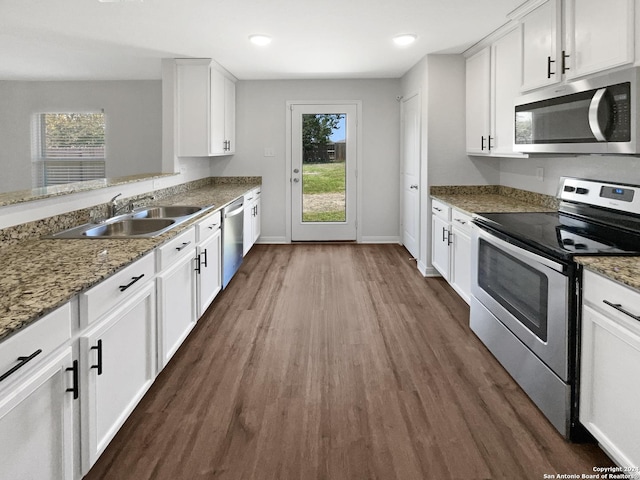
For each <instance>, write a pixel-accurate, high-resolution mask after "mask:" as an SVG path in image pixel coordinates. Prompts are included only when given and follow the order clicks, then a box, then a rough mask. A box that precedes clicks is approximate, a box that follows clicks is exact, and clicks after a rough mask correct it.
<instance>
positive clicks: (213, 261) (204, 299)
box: [196, 229, 222, 317]
mask: <svg viewBox="0 0 640 480" xmlns="http://www.w3.org/2000/svg"><path fill="white" fill-rule="evenodd" d="M221 239H222V236H221V231H220V229H218V231H217V232H216V233H214V234H213V236H212V237H209V238H208V239H207V240H205V241H204V242H202V244H201V245H200V246H199V247H198V255H199V256H200V272H199V273H197V280H196V282H197V290H198V317H201V316H202V315H203V314H204V312H205V311H206V310H207V308H208V307H209V305H211V302H213V299H214V298H216V295H218V292H220V290H222V263H221V261H220V259H221V254H222V248H221Z"/></svg>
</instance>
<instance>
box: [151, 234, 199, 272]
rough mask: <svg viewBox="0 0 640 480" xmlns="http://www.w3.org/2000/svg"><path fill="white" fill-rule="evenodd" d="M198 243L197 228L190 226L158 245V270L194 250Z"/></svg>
mask: <svg viewBox="0 0 640 480" xmlns="http://www.w3.org/2000/svg"><path fill="white" fill-rule="evenodd" d="M195 244H196V229H195V228H190V229H188V230H185V231H184V232H182V233H181V234H180V235H178V236H177V237H176V238H174V239H173V240H171V241H169V242H167V243H165V244H164V245H162V246H161V247H158V249H157V252H158V253H157V254H158V271H161V270H164V269H165V268H167V267H168V266H169V265H171V264H172V263H173V262H175V261H176V260H178V259H179V258H181V257H182V256H183V255H186V254H187V253H189V252H191V253H192V252H193V248H194V247H195Z"/></svg>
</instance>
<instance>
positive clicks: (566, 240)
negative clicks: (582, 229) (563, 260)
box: [562, 238, 574, 245]
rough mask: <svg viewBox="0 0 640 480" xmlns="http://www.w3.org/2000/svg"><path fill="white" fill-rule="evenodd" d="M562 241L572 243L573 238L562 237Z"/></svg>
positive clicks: (567, 243) (566, 243)
mask: <svg viewBox="0 0 640 480" xmlns="http://www.w3.org/2000/svg"><path fill="white" fill-rule="evenodd" d="M562 243H563V244H565V245H573V243H574V242H573V238H563V239H562Z"/></svg>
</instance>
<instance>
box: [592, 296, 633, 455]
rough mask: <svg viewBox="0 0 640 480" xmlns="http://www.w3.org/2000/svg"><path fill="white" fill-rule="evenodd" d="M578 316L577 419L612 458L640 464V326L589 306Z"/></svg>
mask: <svg viewBox="0 0 640 480" xmlns="http://www.w3.org/2000/svg"><path fill="white" fill-rule="evenodd" d="M582 317H583V318H582V349H581V362H580V363H581V373H580V378H581V388H580V422H582V424H583V425H584V426H585V427H586V428H587V429H588V430H589V431H590V432H591V433H592V434H593V436H594V437H596V439H597V440H598V442H600V444H601V445H602V446H603V447H604V449H605V451H606V452H607V453H608V454H609V455H610V456H611V457H612V458H613V459H614V460H615V461H616V463H618V464H619V465H621V466H625V467H638V466H640V448H638V446H639V445H640V414H638V405H637V404H638V398H640V383H639V382H638V376H639V374H640V328H638V326H637V325H631V324H630V325H628V326H625V325H623V324H621V323H618V322H617V321H614V320H612V319H609V318H607V317H605V316H604V315H602V314H601V313H600V312H597V311H595V310H593V309H592V308H590V307H588V306H585V307H583V315H582ZM634 323H637V322H634ZM634 326H635V327H636V328H635V330H632V328H633V327H634ZM627 327H630V328H627Z"/></svg>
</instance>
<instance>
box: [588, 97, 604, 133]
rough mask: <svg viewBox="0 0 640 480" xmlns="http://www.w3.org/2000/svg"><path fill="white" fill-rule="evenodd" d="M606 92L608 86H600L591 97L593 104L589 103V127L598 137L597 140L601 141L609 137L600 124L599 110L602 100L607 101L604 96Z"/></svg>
mask: <svg viewBox="0 0 640 480" xmlns="http://www.w3.org/2000/svg"><path fill="white" fill-rule="evenodd" d="M606 93H607V89H606V88H600V89H599V90H597V91H596V93H595V95H594V96H593V98H592V99H591V104H590V105H589V127H591V132H592V133H593V136H594V137H596V140H598V141H599V142H606V141H607V137H605V135H604V132H603V131H602V125H600V121H599V120H598V112H599V111H600V106H601V105H602V102H604V101H605V98H604V96H605V94H606Z"/></svg>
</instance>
